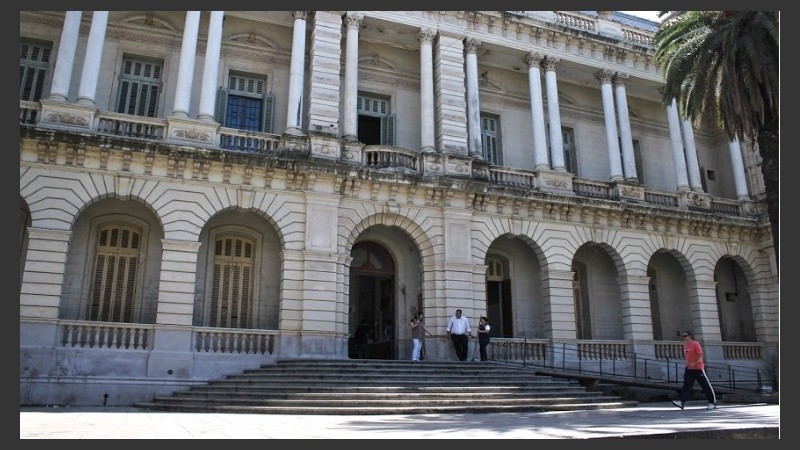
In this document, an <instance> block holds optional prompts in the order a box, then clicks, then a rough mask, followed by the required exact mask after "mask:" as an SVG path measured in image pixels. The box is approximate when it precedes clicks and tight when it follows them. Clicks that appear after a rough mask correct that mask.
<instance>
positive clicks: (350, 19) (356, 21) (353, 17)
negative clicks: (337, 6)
mask: <svg viewBox="0 0 800 450" xmlns="http://www.w3.org/2000/svg"><path fill="white" fill-rule="evenodd" d="M342 21H343V22H344V24H345V26H346V27H347V29H348V30H349V29H351V28H355V29H358V28H359V27H361V22H363V21H364V15H363V14H361V13H357V12H348V13H345V15H344V16H343V17H342Z"/></svg>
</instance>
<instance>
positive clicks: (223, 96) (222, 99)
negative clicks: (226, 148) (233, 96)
mask: <svg viewBox="0 0 800 450" xmlns="http://www.w3.org/2000/svg"><path fill="white" fill-rule="evenodd" d="M227 113H228V90H227V89H225V88H224V87H222V86H220V87H219V88H218V89H217V107H216V108H214V119H216V121H217V122H219V124H220V125H222V126H223V127H224V126H225V115H226V114H227Z"/></svg>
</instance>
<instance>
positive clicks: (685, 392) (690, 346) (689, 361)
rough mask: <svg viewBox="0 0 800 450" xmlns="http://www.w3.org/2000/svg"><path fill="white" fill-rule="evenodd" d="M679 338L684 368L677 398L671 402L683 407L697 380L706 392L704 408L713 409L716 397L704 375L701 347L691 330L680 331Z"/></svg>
mask: <svg viewBox="0 0 800 450" xmlns="http://www.w3.org/2000/svg"><path fill="white" fill-rule="evenodd" d="M681 338H682V339H683V355H684V356H685V357H686V369H684V371H683V388H681V390H680V393H679V394H678V399H677V400H673V401H672V404H673V405H675V406H677V407H678V408H680V409H683V405H684V404H685V403H686V400H689V399H690V398H691V397H692V388H693V387H694V382H695V381H697V384H699V385H700V387H701V388H702V389H703V393H704V394H706V399H708V406H707V407H706V409H714V408H716V407H717V406H716V403H717V397H716V395H715V394H714V389H713V388H712V387H711V383H710V382H709V381H708V376H706V371H705V367H706V366H705V364H703V347H701V346H700V343H699V342H697V341H695V340H694V336H693V335H692V332H691V331H684V332H683V333H681Z"/></svg>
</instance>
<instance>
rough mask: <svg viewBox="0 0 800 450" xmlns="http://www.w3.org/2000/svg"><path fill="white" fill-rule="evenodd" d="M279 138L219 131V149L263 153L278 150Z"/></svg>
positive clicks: (232, 130)
mask: <svg viewBox="0 0 800 450" xmlns="http://www.w3.org/2000/svg"><path fill="white" fill-rule="evenodd" d="M280 143H281V137H280V136H278V135H277V134H271V133H261V132H256V131H243V130H236V129H233V128H220V129H219V147H220V148H224V149H225V150H239V151H243V152H253V153H263V152H274V151H276V150H278V145H280Z"/></svg>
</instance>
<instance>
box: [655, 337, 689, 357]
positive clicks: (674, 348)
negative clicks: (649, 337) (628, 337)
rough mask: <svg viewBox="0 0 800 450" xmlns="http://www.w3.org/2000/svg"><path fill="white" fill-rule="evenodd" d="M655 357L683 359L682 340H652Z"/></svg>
mask: <svg viewBox="0 0 800 450" xmlns="http://www.w3.org/2000/svg"><path fill="white" fill-rule="evenodd" d="M653 350H654V351H655V354H656V359H680V360H683V342H674V341H658V342H653Z"/></svg>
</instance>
